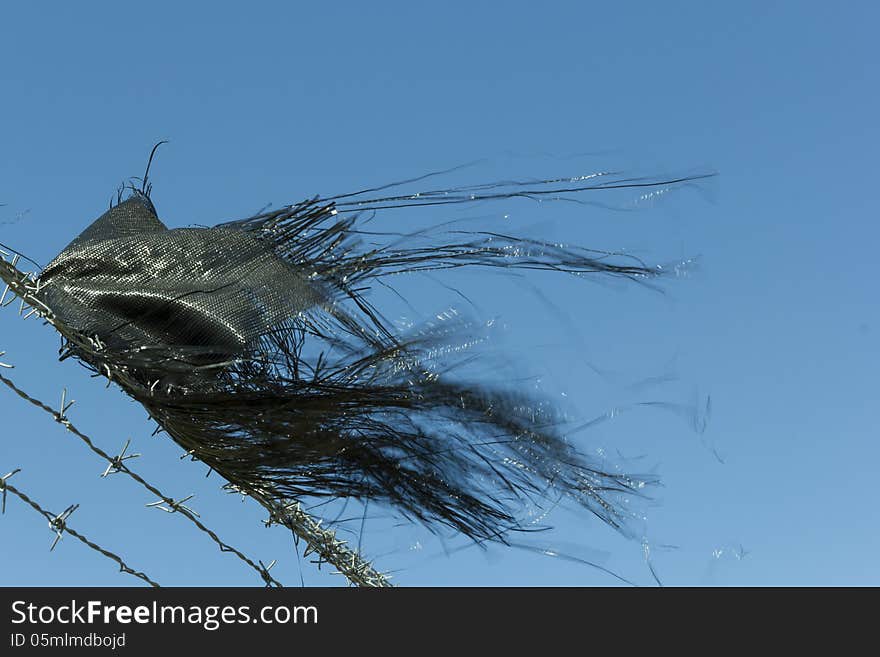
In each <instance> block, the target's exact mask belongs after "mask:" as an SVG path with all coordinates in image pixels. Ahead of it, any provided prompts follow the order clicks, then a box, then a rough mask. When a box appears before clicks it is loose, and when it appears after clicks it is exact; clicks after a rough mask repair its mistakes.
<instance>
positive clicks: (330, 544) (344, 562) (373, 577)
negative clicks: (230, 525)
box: [0, 249, 391, 587]
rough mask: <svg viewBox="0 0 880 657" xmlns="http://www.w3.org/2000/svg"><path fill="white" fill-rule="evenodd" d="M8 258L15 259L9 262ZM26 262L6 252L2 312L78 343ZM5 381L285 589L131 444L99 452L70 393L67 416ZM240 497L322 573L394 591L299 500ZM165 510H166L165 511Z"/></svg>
mask: <svg viewBox="0 0 880 657" xmlns="http://www.w3.org/2000/svg"><path fill="white" fill-rule="evenodd" d="M6 258H10V259H9V260H7V259H6ZM20 259H21V254H17V253H16V254H10V253H8V252H6V251H3V250H2V249H0V281H2V282H3V283H5V284H6V285H5V288H4V289H3V292H2V294H0V308H3V307H6V306H8V305H10V304H11V303H13V301H15V299H16V298H17V299H19V301H20V306H19V311H18V314H19V315H20V316H23V317H24V319H28V318H30V317H32V316H37V317H39V318H41V319H43V320H44V322H45V323H46V324H49V325H50V326H52V327H53V328H54V329H55V330H56V331H58V333H59V334H60V335H61V336H62V338H64V339H68V340H69V339H70V338H72V337H73V335H72V334H73V332H72V330H71V329H69V328H68V327H66V326H65V325H64V324H63V323H62V322H60V321H59V320H58V318H57V317H56V316H55V313H54V312H53V311H52V309H51V308H49V307H48V306H47V305H46V304H45V303H44V302H43V301H42V300H41V299H40V298H39V297H38V296H37V294H38V293H39V291H40V281H39V278H37V277H36V276H34V275H33V274H32V273H28V272H23V271H21V270H19V269H18V267H17V265H18V262H19V261H20ZM10 292H11V293H12V295H11V297H10V298H9V299H8V300H7V297H9V296H10V294H9V293H10ZM26 306H29V307H30V310H29V311H28V312H27V313H25V312H24V310H25V307H26ZM0 356H2V353H0ZM3 365H4V364H3V363H0V366H3ZM6 367H9V366H6ZM102 375H103V376H104V377H105V378H107V385H108V386H109V385H110V384H111V383H112V382H113V381H112V376H111V373H110V372H109V371H107V372H106V373H103V372H102ZM0 379H2V381H3V383H4V384H6V385H7V386H8V387H10V389H12V390H13V391H14V392H15V393H16V394H17V395H19V396H20V397H22V398H23V399H25V400H26V401H28V402H30V403H32V404H34V405H35V406H37V407H38V408H40V409H42V410H43V411H45V412H47V413H49V414H50V415H52V417H53V418H54V419H55V421H56V422H59V423H60V424H62V426H64V427H65V428H66V429H68V431H70V432H71V433H73V434H74V435H76V436H77V437H78V438H80V439H81V440H82V441H83V442H85V444H86V445H87V446H88V447H89V448H90V449H91V450H92V451H93V452H95V453H96V454H98V455H99V456H101V457H102V458H104V459H105V460H107V461H108V462H109V463H110V466H109V467H108V470H106V471H105V475H106V474H108V473H109V472H110V471H111V470H113V469H115V470H118V471H120V472H125V473H127V474H128V475H129V476H131V477H132V478H134V479H135V480H136V481H138V482H139V483H140V484H141V485H142V486H145V487H147V489H148V490H150V492H152V493H153V494H155V495H156V496H157V497H159V498H160V500H161V502H162V503H164V504H166V505H167V507H166V508H165V509H164V510H166V511H168V512H172V513H173V512H178V513H180V514H181V515H184V516H185V517H187V518H189V519H190V520H191V521H192V522H193V523H194V524H196V526H197V527H199V528H200V529H201V530H202V531H203V532H205V533H207V534H208V535H209V536H210V537H211V538H212V539H213V540H214V541H215V542H216V543H217V544H218V545H219V546H220V549H221V550H222V551H232V552H234V553H235V554H236V555H237V556H239V558H240V559H242V560H244V561H245V562H246V563H248V565H250V566H251V567H252V568H256V569H257V571H258V572H259V573H260V575H261V577H263V579H264V581H266V584H267V586H271V585H277V586H280V584H279V583H277V582H275V580H274V579H272V578H271V576H270V575H269V572H268V571H269V569H270V568H271V567H272V566H273V565H274V564H275V561H272V562H271V563H270V564H269V565H268V566H265V565H263V563H262V562H259V563H260V566H259V567H258V566H256V564H254V562H253V561H252V560H250V559H249V558H247V557H246V556H245V555H243V554H242V553H240V552H238V551H237V550H234V549H232V548H230V547H229V546H228V545H227V544H226V543H224V542H223V541H221V540H220V539H219V538H218V537H217V535H216V534H215V533H214V532H212V531H211V530H209V529H208V528H207V527H205V526H204V525H203V524H202V523H201V522H200V521H199V520H198V519H197V518H196V517H195V513H194V512H193V511H192V510H191V509H189V508H187V507H186V506H184V505H183V502H184V501H186V500H178V501H175V500H174V499H172V498H170V497H167V496H165V495H164V494H162V493H161V492H160V491H159V490H158V489H157V488H155V487H153V486H152V485H151V484H149V483H148V482H146V480H144V479H143V478H142V477H140V476H138V475H136V474H135V473H134V472H133V471H131V470H130V469H129V468H128V467H127V466H126V465H125V464H124V461H125V460H126V459H127V458H132V456H131V455H128V456H126V455H125V451H126V450H127V448H128V443H126V445H125V447H123V449H122V451H121V452H120V454H119V455H118V456H117V457H111V456H109V454H107V453H106V452H104V451H103V450H101V449H100V448H98V447H96V446H95V445H94V443H93V441H92V440H91V439H90V438H89V437H88V436H86V435H85V434H82V433H81V432H79V431H78V430H76V429H75V427H74V426H73V425H72V424H71V423H70V421H69V420H68V419H67V417H66V415H65V413H66V411H67V409H68V408H69V407H70V405H69V404H66V390H65V392H64V393H62V402H61V410H60V412H59V411H56V410H55V409H53V408H51V407H49V406H48V405H46V404H44V403H43V402H40V401H39V400H37V399H35V398H33V397H30V396H29V395H27V394H26V393H24V392H23V391H21V390H20V389H18V388H17V387H16V386H15V384H14V383H13V382H12V381H11V380H9V379H7V378H6V377H3V376H2V375H0ZM239 492H241V493H243V494H245V495H247V496H249V497H251V498H252V499H254V500H255V501H256V502H257V503H258V504H260V505H261V506H262V507H263V508H264V509H266V510H267V511H268V512H269V519H268V520H267V521H266V524H267V526H270V525H272V524H280V525H283V526H285V527H287V528H288V529H289V530H290V531H291V532H292V533H293V534H294V536H295V537H296V538H297V539H299V540H302V541H303V542H304V543H305V545H306V548H305V551H304V554H305V556H308V555H309V554H311V553H314V554H316V555H317V557H318V559H317V560H316V561H314V563H316V564H317V565H318V567H319V568H320V567H321V565H322V564H323V563H329V564H331V565H332V566H334V567H335V568H336V573H337V574H341V575H343V576H344V577H345V578H346V579H347V580H348V581H349V582H350V583H351V584H353V585H355V586H369V587H387V586H391V584H390V582H389V577H388V576H387V575H385V574H383V573H380V572H379V571H377V570H376V569H375V568H374V567H373V566H372V564H370V563H369V561H367V560H366V559H364V558H363V557H362V556H361V554H360V553H359V551H356V550H352V549H350V548H348V547H347V545H346V542H345V541H343V540H340V539H339V538H337V536H336V532H335V531H334V530H332V529H330V528H329V527H324V526H322V524H323V521H322V520H320V519H315V518H313V517H312V516H311V515H310V514H308V513H307V512H306V511H305V510H304V509H303V508H302V506H301V505H300V504H299V502H297V501H295V500H284V501H283V502H277V501H275V500H273V499H272V496H270V495H268V494H265V492H263V491H258V490H243V489H239ZM187 499H188V498H187ZM156 504H158V503H156ZM159 508H162V507H161V506H160V507H159Z"/></svg>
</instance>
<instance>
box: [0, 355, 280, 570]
mask: <svg viewBox="0 0 880 657" xmlns="http://www.w3.org/2000/svg"><path fill="white" fill-rule="evenodd" d="M4 354H5V352H0V356H2V355H4ZM4 365H6V364H5V363H4ZM0 383H3V384H4V385H6V387H8V388H9V389H10V390H12V391H13V392H14V393H15V394H16V395H18V396H19V397H20V398H21V399H24V400H25V401H27V402H29V403H30V404H33V405H34V406H36V407H37V408H39V409H40V410H42V411H44V412H45V413H48V414H49V415H51V416H52V418H53V419H54V420H55V422H57V423H58V424H60V425H61V426H63V427H64V428H65V429H67V431H69V432H70V433H72V434H73V435H74V436H76V437H77V438H79V439H80V440H81V441H82V442H83V443H85V444H86V446H87V447H88V448H89V449H90V450H91V451H92V452H94V453H95V454H97V455H98V456H100V457H101V458H102V459H104V460H105V461H107V463H108V466H107V469H106V470H105V471H104V473H103V474H102V475H101V476H102V477H104V476H107V475H108V474H110V473H113V472H121V473H123V474H126V475H128V476H129V477H131V478H132V479H134V480H135V481H136V482H138V483H139V484H140V485H141V486H143V487H144V488H145V489H146V490H148V491H149V492H150V493H152V494H153V495H155V496H156V497H158V498H160V501H159V502H153V503H152V504H148V505H147V506H148V507H158V505H160V504H163V503H164V504H165V505H167V506H166V507H165V508H163V510H167V511H168V512H169V513H179V514H180V515H182V516H183V517H184V518H186V519H187V520H189V521H190V522H192V523H193V524H194V525H195V526H196V527H197V528H198V529H199V531H201V532H203V533H205V534H207V535H208V536H209V537H210V538H211V540H212V541H214V542H215V543H216V544H217V545H218V546H219V548H220V551H221V552H230V553H232V554H234V555H235V556H236V557H238V558H239V559H240V560H241V561H243V562H244V563H246V564H247V565H248V566H250V567H251V568H253V569H254V570H255V571H257V573H258V574H259V575H260V577H262V578H263V580H264V581H265V582H266V584H267V586H277V587H281V586H282V584H281V583H280V582H278V581H276V580H275V579H274V578H273V577H272V576H271V575H269V573H268V570H267V569H266V568H265V567H261V566H258V565H257V564H256V563H255V562H254V561H253V560H252V559H250V558H249V557H247V556H246V555H245V554H244V553H242V552H241V551H239V550H237V549H236V548H234V547H232V546H231V545H229V544H228V543H226V542H225V541H222V540H221V539H220V537H219V536H218V535H217V534H216V533H215V532H214V531H212V530H211V529H209V528H208V527H207V526H206V525H205V524H204V523H203V522H201V521H200V520H199V519H198V518H197V517H196V516H197V515H198V514H196V512H195V511H193V510H192V509H190V508H189V507H187V506H185V505H184V504H183V503H184V502H186V501H188V500H189V499H190V498H185V499H182V500H177V501H175V500H174V498H172V497H169V496H168V495H166V494H165V493H163V492H162V491H160V490H159V489H158V488H156V487H155V486H153V485H152V484H150V483H149V482H147V481H146V480H145V479H144V478H143V477H141V476H140V475H139V474H137V473H136V472H135V471H133V470H132V469H131V468H129V467H128V466H127V465H125V463H124V461H125V460H126V459H130V458H134V455H127V456H126V454H125V452H126V450H127V449H128V445H129V442H128V441H126V444H125V446H124V447H123V448H122V450H121V452H120V454H119V455H118V456H110V455H109V454H108V453H107V452H105V451H104V450H102V449H101V448H100V447H98V446H97V445H95V443H94V441H93V440H92V439H91V438H89V437H88V436H87V435H85V434H84V433H82V432H81V431H79V430H78V429H77V428H76V427H75V426H74V425H73V423H72V422H71V421H70V420H69V419H68V418H67V417H66V415H63V413H66V411H67V409H68V408H70V405H66V408H65V399H66V389H65V392H64V393H62V395H61V399H62V401H61V403H62V409H63V410H62V411H61V412H59V411H57V410H55V409H53V408H52V407H50V406H49V405H47V404H45V403H44V402H42V401H40V400H39V399H36V398H34V397H31V396H30V395H29V394H27V393H26V392H25V391H24V390H22V389H21V388H19V387H18V386H17V385H16V384H15V383H14V382H13V381H12V380H11V379H9V378H7V377H5V376H3V375H2V374H0ZM70 403H71V404H72V403H73V402H70ZM158 508H162V507H158Z"/></svg>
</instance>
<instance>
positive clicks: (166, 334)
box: [40, 194, 317, 364]
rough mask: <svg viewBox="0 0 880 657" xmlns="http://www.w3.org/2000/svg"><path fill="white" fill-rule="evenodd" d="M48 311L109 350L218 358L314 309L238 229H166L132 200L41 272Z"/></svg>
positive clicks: (281, 267)
mask: <svg viewBox="0 0 880 657" xmlns="http://www.w3.org/2000/svg"><path fill="white" fill-rule="evenodd" d="M40 279H41V285H44V286H46V290H45V295H46V298H47V302H48V305H49V306H50V307H51V308H53V309H54V310H55V312H56V314H58V315H59V316H62V317H63V318H64V319H65V321H66V323H67V324H68V325H70V326H72V327H74V328H75V329H76V330H78V331H81V332H83V333H86V334H90V335H92V334H93V335H97V336H99V337H100V339H101V341H102V342H104V343H105V344H107V345H109V346H110V347H111V348H115V349H119V350H124V349H128V348H135V347H148V348H150V347H152V348H153V349H154V350H155V349H157V348H158V349H161V348H162V347H169V348H174V347H181V348H188V347H190V348H196V351H197V353H198V354H199V363H200V364H204V363H205V362H210V361H211V359H212V358H216V359H218V360H226V359H228V358H230V357H232V356H234V355H237V354H240V353H242V352H243V351H244V350H245V349H247V348H248V347H251V346H253V345H254V344H255V342H256V341H257V339H258V338H259V337H260V336H261V335H263V334H264V333H265V331H266V330H267V328H268V327H271V326H274V325H276V324H278V323H279V322H281V321H283V320H285V319H287V318H289V317H290V316H291V314H296V313H297V312H299V311H302V310H304V309H306V308H307V307H309V306H312V305H314V303H315V302H316V301H317V296H316V294H315V292H314V291H313V289H312V287H311V286H310V284H309V282H308V281H307V280H306V279H305V277H303V276H302V275H300V273H299V272H298V271H297V270H296V268H295V267H294V266H292V265H290V264H288V263H285V262H283V261H282V260H281V259H280V258H279V257H278V256H276V255H275V253H274V252H273V250H272V248H271V247H270V246H269V245H267V244H265V243H263V242H260V241H259V240H258V239H256V238H255V237H254V236H252V235H251V234H249V233H247V232H246V231H244V230H241V229H236V228H229V227H216V228H212V229H201V228H181V229H175V230H168V229H167V228H166V227H165V225H164V224H163V223H162V222H161V221H160V220H159V218H158V217H157V216H156V213H155V209H154V207H153V204H152V203H151V202H150V201H149V199H148V198H147V197H146V196H144V195H141V194H136V195H134V196H132V197H131V198H129V199H128V200H126V201H124V202H122V203H120V204H119V205H117V206H115V207H113V208H111V209H110V210H109V211H108V212H106V213H105V214H103V215H102V216H101V217H100V218H99V219H97V220H96V221H95V222H94V223H93V224H92V225H91V226H89V227H88V228H87V229H86V230H85V231H83V233H82V234H81V235H80V236H79V237H77V238H76V239H75V240H74V241H73V242H72V243H71V244H70V245H69V246H67V247H66V248H65V249H64V250H63V251H62V252H61V254H60V255H59V256H58V257H57V258H55V259H54V260H53V261H52V262H51V263H50V264H49V266H48V267H46V269H45V270H44V271H43V273H42V275H41V277H40Z"/></svg>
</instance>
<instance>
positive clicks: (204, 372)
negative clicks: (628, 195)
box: [38, 179, 681, 542]
mask: <svg viewBox="0 0 880 657" xmlns="http://www.w3.org/2000/svg"><path fill="white" fill-rule="evenodd" d="M571 180H575V179H571ZM581 180H582V179H577V181H578V182H579V184H580V181H581ZM552 182H558V181H541V184H546V183H552ZM563 182H566V180H563ZM678 182H681V180H672V181H650V182H646V183H642V182H640V181H636V182H633V181H632V180H621V181H617V182H616V184H617V185H618V186H626V187H629V186H636V187H638V186H645V185H648V186H656V185H661V184H662V185H666V184H675V183H678ZM611 184H614V181H612V183H605V182H604V181H603V182H602V183H601V184H600V185H598V186H595V187H585V186H583V185H582V184H581V186H580V187H578V188H577V189H562V190H556V193H559V192H578V191H583V190H585V189H605V188H608V185H611ZM504 185H506V186H510V185H517V183H505V184H504ZM499 186H500V185H499ZM495 187H496V186H495V185H485V186H474V187H472V188H466V189H462V190H453V191H456V193H457V195H455V194H450V190H438V193H437V194H434V193H432V192H428V193H425V194H422V195H417V196H400V197H392V196H389V197H384V198H383V197H380V198H373V199H368V200H366V201H361V200H350V199H348V197H347V196H343V197H337V198H336V199H325V200H322V199H319V198H316V199H313V200H309V201H305V202H303V203H300V204H298V205H295V206H289V207H285V208H282V209H280V210H277V211H273V212H267V213H262V214H259V215H257V216H254V217H251V218H248V219H245V220H242V221H237V222H229V223H225V224H220V225H218V226H215V227H212V228H181V229H171V230H169V229H167V228H166V226H165V225H164V224H163V223H162V222H161V221H160V220H159V218H158V216H157V213H156V210H155V208H154V206H153V203H152V201H151V200H150V198H149V197H148V194H145V193H143V192H142V191H138V190H132V192H131V195H130V197H129V198H128V199H126V200H124V201H121V202H120V203H119V204H118V205H116V206H115V207H112V208H111V209H110V210H109V211H108V212H106V213H105V214H104V215H102V216H101V217H100V218H99V219H97V220H96V221H95V222H94V223H93V224H92V225H91V226H90V227H89V228H88V229H86V230H85V231H84V232H83V233H82V234H81V235H79V237H77V238H76V239H75V240H74V241H73V242H72V243H71V244H70V245H69V246H68V247H66V248H65V249H64V250H63V251H62V252H61V253H60V254H59V255H58V256H57V257H56V258H55V260H53V261H52V262H51V263H50V264H49V265H48V266H47V267H46V268H45V269H44V270H43V272H42V273H41V275H40V277H39V292H38V294H39V295H40V296H42V298H43V300H44V302H45V303H46V305H47V306H48V307H50V308H51V309H52V310H53V312H54V314H55V316H56V317H57V319H58V320H59V321H60V322H61V323H63V324H64V325H65V326H66V327H68V328H69V329H70V334H69V335H70V336H72V337H69V339H68V341H67V344H66V348H65V356H74V357H76V358H77V359H78V360H80V361H81V362H82V363H83V364H85V365H86V366H87V367H89V368H91V369H93V370H95V371H99V372H101V373H104V374H107V375H109V376H110V378H111V379H112V380H114V381H115V382H117V383H118V384H119V385H120V386H121V387H122V388H123V389H124V390H125V392H126V393H127V394H128V395H130V396H131V397H132V398H133V399H135V400H136V401H138V402H139V403H141V404H142V405H143V406H144V407H145V408H146V409H147V411H148V412H149V414H150V416H151V417H152V418H153V419H154V420H155V421H156V422H157V423H158V424H159V425H160V427H161V428H162V429H163V430H164V431H165V432H167V434H168V435H169V436H170V437H171V438H172V439H173V440H175V441H176V442H177V443H178V444H180V445H181V446H182V447H183V448H184V449H185V450H186V451H188V452H191V453H192V454H193V456H195V457H196V458H198V459H200V460H202V461H203V462H205V463H206V464H207V465H209V466H210V467H211V468H213V469H214V470H215V471H217V472H218V473H219V474H220V475H222V476H223V477H225V478H226V479H227V480H228V481H229V482H230V483H232V484H234V485H235V486H237V487H238V488H240V489H241V490H244V491H248V492H254V493H256V494H258V495H260V496H263V497H268V498H272V499H277V500H283V499H288V498H290V497H294V498H302V497H305V496H318V497H333V498H349V497H352V498H357V499H359V500H362V501H366V500H376V501H379V502H381V503H385V504H389V505H391V506H392V507H394V508H395V509H396V510H397V511H398V512H399V513H401V514H403V515H404V516H405V517H408V518H410V519H413V520H416V521H420V522H422V523H424V524H426V525H428V526H429V527H432V526H437V525H445V526H448V527H451V528H453V529H455V530H457V531H459V532H461V533H462V534H464V535H466V536H468V537H470V538H473V539H477V540H497V541H503V542H506V541H507V540H508V537H509V535H510V533H511V532H516V531H520V530H526V527H525V526H524V524H523V514H522V511H523V509H524V508H526V507H527V506H529V505H534V504H537V505H542V504H543V503H545V502H549V503H555V502H556V501H557V500H559V499H560V498H566V499H568V500H570V501H573V502H574V503H576V504H577V505H579V506H580V507H582V508H583V509H585V510H587V511H589V512H591V513H593V514H595V515H596V516H598V517H599V518H601V519H602V520H603V521H604V522H606V523H608V524H609V525H611V526H613V527H615V528H617V529H620V530H622V531H625V530H626V521H627V519H628V516H629V512H628V511H627V509H626V508H625V507H624V506H623V505H622V503H621V498H622V496H632V495H640V494H642V492H643V488H644V486H645V484H649V483H652V482H651V480H650V478H647V477H642V476H634V475H628V474H624V473H621V472H616V471H608V470H606V469H603V468H602V467H600V465H599V464H597V463H594V462H593V461H591V460H590V458H588V457H587V456H586V455H585V454H583V453H581V452H580V451H579V450H578V449H576V448H575V447H574V446H573V445H571V444H570V443H569V442H568V441H567V440H566V439H565V437H564V435H563V431H562V428H561V425H562V418H561V415H560V413H559V412H558V411H557V410H556V409H555V408H554V407H553V405H552V404H550V403H548V402H547V400H544V399H541V398H537V397H536V396H534V395H532V394H527V393H525V392H523V391H519V390H516V389H506V388H504V387H500V386H497V385H489V384H485V383H479V382H472V383H464V382H462V381H460V380H459V379H458V378H455V377H452V376H450V374H451V373H452V372H453V371H454V369H455V368H454V367H453V368H451V370H450V369H449V367H448V365H444V367H443V368H442V369H441V368H439V367H437V354H441V353H448V350H449V348H450V347H451V346H453V345H461V344H469V343H471V342H473V341H474V339H475V338H474V335H475V334H476V333H478V328H477V327H476V326H475V325H474V324H473V323H472V322H470V321H469V320H468V319H466V318H464V317H462V316H460V315H457V314H454V313H450V314H448V315H446V316H438V318H437V320H435V321H434V322H432V323H426V324H424V325H421V326H417V327H415V328H414V329H412V330H411V331H409V332H406V333H401V332H399V331H396V330H394V329H393V328H392V327H391V324H390V323H389V322H388V321H387V320H385V319H384V318H383V317H382V315H381V313H380V312H379V311H377V310H376V309H375V308H374V307H373V306H372V305H371V303H370V300H369V289H370V286H371V284H372V283H374V282H375V281H377V280H378V279H380V278H381V277H383V276H388V275H391V274H396V273H405V272H413V271H430V270H441V269H447V268H455V267H464V266H470V267H501V268H511V269H525V270H529V269H532V270H533V269H544V270H555V271H560V272H567V273H575V274H579V275H594V274H595V275H606V276H622V277H627V278H632V279H639V280H645V279H650V278H654V277H656V276H658V275H660V274H661V270H659V269H657V268H654V267H649V266H647V265H644V264H643V263H641V262H639V261H636V260H634V259H632V258H627V257H621V256H617V255H616V254H611V253H605V252H598V251H592V250H588V249H578V248H571V247H563V246H559V245H554V244H546V243H542V242H540V241H535V240H527V239H519V238H515V237H511V236H508V235H502V234H498V233H480V232H465V231H446V232H444V233H442V234H437V235H431V236H429V237H428V238H425V236H420V237H419V238H417V237H411V238H409V239H407V238H403V239H399V238H397V237H394V238H393V239H391V238H389V239H387V243H386V244H380V245H378V246H377V245H375V244H374V241H375V240H371V244H370V245H369V246H367V245H365V244H364V242H363V240H362V237H361V234H360V230H359V221H360V220H361V218H362V217H363V214H362V212H363V211H364V210H381V209H385V208H388V207H397V208H406V207H412V206H420V205H435V204H447V203H457V202H467V201H471V200H474V199H475V198H477V197H482V198H485V199H489V200H491V199H492V198H495V197H499V198H502V197H503V198H509V197H511V196H531V195H534V194H536V193H539V192H540V191H541V189H542V188H539V189H538V190H530V189H528V188H527V187H523V186H522V185H520V186H519V187H516V188H515V189H514V191H513V192H511V191H509V190H504V191H502V192H496V191H495ZM367 191H368V192H369V191H377V190H367ZM440 192H442V193H440ZM474 192H476V193H474Z"/></svg>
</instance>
